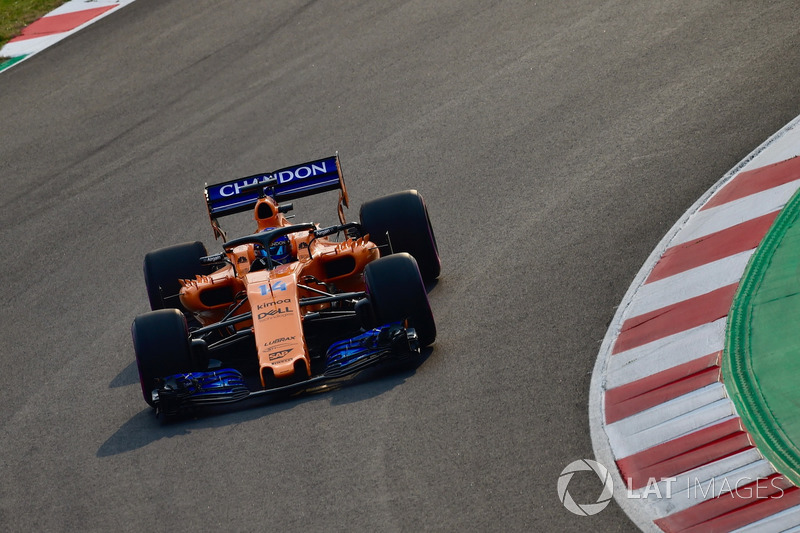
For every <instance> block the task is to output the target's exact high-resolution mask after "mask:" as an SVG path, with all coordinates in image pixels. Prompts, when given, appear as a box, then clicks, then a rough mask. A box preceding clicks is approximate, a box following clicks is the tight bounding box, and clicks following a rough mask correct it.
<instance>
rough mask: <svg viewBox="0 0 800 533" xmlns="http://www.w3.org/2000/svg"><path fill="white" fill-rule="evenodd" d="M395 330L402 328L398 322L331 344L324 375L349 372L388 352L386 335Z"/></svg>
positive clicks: (389, 349)
mask: <svg viewBox="0 0 800 533" xmlns="http://www.w3.org/2000/svg"><path fill="white" fill-rule="evenodd" d="M397 328H402V325H401V324H400V323H399V322H398V323H395V324H387V325H385V326H380V327H377V328H375V329H371V330H369V331H367V332H365V333H362V334H361V335H357V336H355V337H353V338H351V339H345V340H343V341H339V342H335V343H333V344H331V346H330V347H329V348H328V352H327V353H326V356H325V361H326V366H325V374H326V375H332V374H334V373H339V372H342V373H343V372H347V371H350V370H351V369H352V367H355V366H359V365H360V364H362V363H367V362H369V361H370V360H371V359H372V358H374V357H379V356H382V355H385V354H386V353H388V352H390V351H391V346H390V343H389V339H388V338H387V337H388V333H389V332H390V331H392V330H396V329H397Z"/></svg>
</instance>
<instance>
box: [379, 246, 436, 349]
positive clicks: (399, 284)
mask: <svg viewBox="0 0 800 533" xmlns="http://www.w3.org/2000/svg"><path fill="white" fill-rule="evenodd" d="M364 284H365V285H366V292H367V295H368V297H369V301H370V304H371V308H372V315H373V316H374V320H375V322H376V323H377V324H379V325H383V324H388V323H391V322H401V321H403V320H406V319H407V320H408V323H409V326H410V327H413V328H414V329H415V330H416V332H417V337H418V338H419V345H420V346H421V347H424V346H428V345H430V344H433V341H435V340H436V323H435V322H434V320H433V313H432V312H431V306H430V303H429V302H428V294H427V292H426V291H425V284H424V283H423V281H422V276H421V275H420V272H419V268H418V267H417V261H416V260H415V259H414V258H413V257H412V256H411V255H409V254H407V253H397V254H393V255H390V256H388V257H382V258H380V259H378V260H376V261H373V262H372V263H370V264H368V265H367V266H366V268H365V269H364Z"/></svg>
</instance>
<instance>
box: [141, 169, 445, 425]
mask: <svg viewBox="0 0 800 533" xmlns="http://www.w3.org/2000/svg"><path fill="white" fill-rule="evenodd" d="M333 190H338V191H339V202H338V214H339V223H338V224H336V225H333V226H328V227H321V226H319V225H317V224H313V223H301V224H293V223H291V222H290V221H289V217H288V216H287V213H288V212H289V211H291V210H292V207H293V206H292V204H291V203H287V201H288V200H292V199H295V198H300V197H303V196H307V195H311V194H316V193H319V192H324V191H333ZM205 196H206V204H207V206H208V213H209V216H210V219H211V226H212V229H213V231H214V235H215V237H217V238H221V239H222V241H223V244H222V251H221V252H219V253H216V254H212V255H209V254H208V252H207V250H206V248H205V246H204V245H203V243H202V242H192V243H185V244H179V245H176V246H171V247H168V248H162V249H160V250H156V251H153V252H150V253H148V254H147V255H146V256H145V258H144V278H145V285H146V287H147V295H148V298H149V300H150V307H151V309H152V311H150V312H148V313H145V314H143V315H140V316H138V317H136V318H135V320H134V321H133V325H132V327H131V333H132V336H133V345H134V350H135V352H136V363H137V366H138V369H139V379H140V382H141V386H142V393H143V395H144V400H145V401H146V402H147V403H148V404H149V405H151V406H152V407H154V408H155V409H156V412H157V413H163V414H165V415H174V414H177V413H179V412H181V411H184V410H186V409H191V408H196V407H200V406H205V405H213V404H222V403H230V402H236V401H240V400H244V399H246V398H252V397H254V396H263V395H266V394H275V393H279V392H284V393H291V392H295V391H299V390H304V389H310V388H314V387H316V386H318V385H321V384H323V383H324V382H326V381H329V380H334V379H338V378H341V377H343V376H345V375H350V374H353V373H355V372H359V371H361V370H362V369H364V368H366V367H368V366H371V365H373V364H376V363H379V362H381V361H386V360H409V358H411V359H412V360H413V358H414V357H415V356H418V355H419V353H420V350H421V348H424V347H426V346H429V345H430V344H432V343H433V342H434V340H435V338H436V325H435V323H434V319H433V315H432V313H431V308H430V305H429V303H428V296H427V292H426V288H425V283H426V282H431V281H433V280H434V279H435V278H437V277H438V275H439V272H440V268H441V263H440V260H439V252H438V249H437V246H436V239H435V237H434V234H433V229H432V227H431V223H430V219H429V217H428V211H427V208H426V206H425V202H424V201H423V199H422V196H420V195H419V194H418V193H417V191H414V190H409V191H404V192H399V193H395V194H391V195H389V196H385V197H382V198H379V199H377V200H372V201H369V202H366V203H364V204H363V205H362V206H361V209H360V213H359V222H347V221H346V220H345V216H344V208H345V207H348V196H347V189H346V188H345V184H344V180H343V178H342V172H341V167H340V164H339V158H338V156H332V157H328V158H325V159H320V160H316V161H311V162H309V163H304V164H301V165H296V166H293V167H288V168H284V169H281V170H277V171H274V172H268V173H264V174H257V175H254V176H248V177H246V178H241V179H237V180H232V181H227V182H224V183H219V184H217V185H211V186H206V188H205ZM245 211H251V212H252V213H253V214H254V216H255V221H256V231H255V233H253V234H252V235H246V236H244V237H238V238H234V239H230V240H228V239H227V236H226V234H225V232H224V231H223V230H222V228H221V227H220V224H219V219H220V218H221V217H223V216H227V215H231V214H235V213H241V212H245Z"/></svg>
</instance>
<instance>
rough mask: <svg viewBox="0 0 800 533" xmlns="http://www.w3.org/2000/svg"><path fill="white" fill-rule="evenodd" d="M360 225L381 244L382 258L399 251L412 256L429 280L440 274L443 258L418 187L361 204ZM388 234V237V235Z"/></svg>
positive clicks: (427, 280) (424, 276) (373, 239)
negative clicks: (416, 189)
mask: <svg viewBox="0 0 800 533" xmlns="http://www.w3.org/2000/svg"><path fill="white" fill-rule="evenodd" d="M359 219H360V221H361V226H362V227H363V228H364V230H365V231H366V232H367V233H369V236H370V240H371V241H372V242H374V243H375V244H377V245H378V246H380V247H381V257H384V256H387V255H389V254H391V253H392V252H394V253H399V252H408V253H409V254H411V255H413V256H414V258H415V259H416V260H417V264H418V265H419V271H420V273H421V274H422V279H423V280H425V281H426V282H430V281H433V280H434V279H436V278H437V277H439V273H440V272H441V268H442V265H441V260H440V259H439V248H438V247H437V245H436V237H435V236H434V234H433V227H432V226H431V220H430V217H429V216H428V208H427V207H426V205H425V201H424V200H423V198H422V196H421V195H420V194H419V193H418V192H417V191H415V190H408V191H403V192H397V193H394V194H390V195H388V196H384V197H382V198H377V199H375V200H371V201H369V202H366V203H364V204H362V205H361V210H360V212H359ZM387 235H388V238H387Z"/></svg>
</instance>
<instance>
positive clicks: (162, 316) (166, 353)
mask: <svg viewBox="0 0 800 533" xmlns="http://www.w3.org/2000/svg"><path fill="white" fill-rule="evenodd" d="M131 336H132V337H133V349H134V352H135V353H136V366H137V367H138V368H139V382H140V383H141V385H142V395H143V396H144V401H146V402H147V403H148V404H149V405H151V406H152V405H153V391H154V390H155V389H157V388H158V380H159V379H160V378H164V377H166V376H171V375H173V374H179V373H181V372H192V371H193V370H195V364H194V362H193V358H192V349H191V344H190V341H189V328H188V326H187V324H186V317H184V316H183V314H182V313H181V312H180V311H179V310H177V309H161V310H158V311H151V312H149V313H145V314H143V315H139V316H137V317H136V318H135V319H134V321H133V325H132V326H131Z"/></svg>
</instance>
